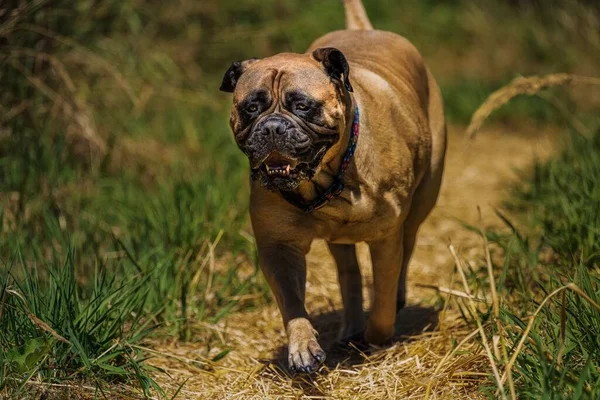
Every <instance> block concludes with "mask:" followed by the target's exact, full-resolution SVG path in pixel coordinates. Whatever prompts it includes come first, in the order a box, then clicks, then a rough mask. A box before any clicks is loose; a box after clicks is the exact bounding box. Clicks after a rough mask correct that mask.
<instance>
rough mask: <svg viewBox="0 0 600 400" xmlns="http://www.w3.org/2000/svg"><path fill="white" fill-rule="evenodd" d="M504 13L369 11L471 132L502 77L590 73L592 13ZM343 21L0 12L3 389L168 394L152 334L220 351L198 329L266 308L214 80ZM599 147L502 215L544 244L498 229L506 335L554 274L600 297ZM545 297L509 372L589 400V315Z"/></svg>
mask: <svg viewBox="0 0 600 400" xmlns="http://www.w3.org/2000/svg"><path fill="white" fill-rule="evenodd" d="M5 3H6V4H5ZM513 3H516V2H506V1H501V0H497V1H491V2H490V1H476V2H470V1H462V0H456V1H455V0H452V1H451V0H447V1H443V2H437V1H436V2H434V1H417V0H414V1H412V0H411V1H403V2H397V1H393V0H385V1H378V2H373V3H372V4H371V3H369V4H367V8H368V11H369V14H370V16H371V18H372V20H373V22H374V24H375V25H376V26H377V27H379V28H381V29H387V30H391V31H395V32H398V33H400V34H403V35H404V36H406V37H408V38H409V39H410V40H412V41H413V42H414V43H415V44H416V45H417V47H418V48H419V49H420V50H421V51H422V53H423V54H424V56H425V58H426V59H427V60H428V64H429V65H430V67H431V68H432V70H433V72H434V74H435V75H436V77H438V79H439V81H440V84H441V86H442V91H443V92H444V94H445V98H446V105H447V113H448V116H449V119H450V121H451V122H452V123H453V124H464V123H466V122H468V120H469V118H470V116H471V115H472V113H473V112H474V111H475V109H476V108H477V106H478V105H479V104H480V103H481V102H482V101H483V100H484V99H485V98H486V97H487V95H488V94H489V93H490V92H491V91H492V90H494V89H496V88H498V87H500V86H502V85H503V84H505V83H506V82H508V81H509V80H510V79H512V78H514V77H515V76H518V75H529V74H544V73H549V72H559V71H569V72H574V73H578V74H581V75H589V76H599V75H600V70H599V66H598V64H597V60H598V59H599V58H600V57H599V56H600V49H599V48H598V43H599V42H600V30H598V29H597V27H598V21H599V20H600V19H599V18H598V14H597V13H598V10H597V8H595V6H594V2H591V4H587V5H586V4H585V2H566V1H565V2H559V1H557V2H554V3H553V6H552V7H547V8H546V7H543V8H540V7H539V5H536V4H537V2H534V1H532V2H528V1H520V2H518V5H516V4H513ZM342 26H343V13H342V11H341V6H340V4H339V2H322V1H318V0H310V1H302V2H298V1H292V0H269V1H263V2H261V3H260V4H258V3H257V2H253V1H233V0H225V1H223V0H219V1H217V0H207V1H202V2H196V1H187V0H186V1H180V2H175V3H172V2H162V3H157V2H140V1H133V0H123V1H111V0H108V1H102V2H94V1H84V2H77V4H76V5H75V4H74V3H73V2H72V1H66V0H35V1H29V2H22V1H18V0H9V1H8V2H3V3H2V5H0V87H1V88H2V90H1V91H0V393H2V395H4V394H7V395H11V396H14V397H15V398H20V397H23V396H24V394H25V393H34V391H35V390H36V389H35V387H34V388H33V389H32V387H30V386H31V385H29V384H30V383H31V382H32V381H33V379H34V378H35V380H36V381H38V382H46V383H50V384H79V385H82V384H86V385H88V386H91V387H93V388H94V390H95V391H97V393H96V395H101V394H102V393H110V391H111V390H112V389H111V387H114V385H118V384H128V385H130V386H134V387H137V388H139V389H140V390H141V391H142V393H143V395H148V396H149V395H150V394H151V393H152V394H153V395H156V394H158V395H163V394H164V393H162V392H161V389H160V387H159V386H158V385H157V384H156V383H155V382H154V380H153V376H154V375H153V374H154V373H155V372H156V371H155V370H153V369H152V368H151V367H150V366H149V365H148V363H147V362H146V361H147V358H148V356H149V354H148V353H147V352H144V351H143V349H142V348H143V347H145V344H146V342H147V340H148V339H149V338H156V337H177V338H178V339H179V340H181V341H196V342H198V343H201V344H202V346H201V347H202V348H203V349H205V354H206V355H207V356H208V355H209V354H213V353H211V352H210V350H211V348H212V347H213V345H216V344H217V343H218V344H219V345H223V343H220V338H218V337H217V336H216V335H215V334H214V332H213V331H212V330H209V329H206V328H203V327H202V325H199V322H202V321H206V322H211V323H214V322H216V321H219V320H221V319H222V318H224V317H225V316H227V315H229V314H232V313H234V312H237V311H240V310H244V309H249V308H254V307H259V306H261V305H262V304H264V303H266V302H269V301H270V300H269V299H270V297H269V295H268V290H267V289H266V286H265V284H264V282H263V281H262V278H261V277H260V275H259V274H258V273H257V265H256V261H255V256H254V247H253V239H252V235H251V233H250V227H249V224H248V220H247V216H246V214H247V212H246V210H247V205H248V182H247V180H248V178H247V165H246V161H245V159H244V156H243V154H242V153H241V152H239V151H238V150H237V148H236V147H235V144H234V142H233V140H232V139H231V134H230V132H229V130H228V126H227V118H228V108H229V104H230V98H229V97H228V96H227V95H224V94H220V93H219V92H218V86H219V84H220V80H221V76H222V73H223V71H225V70H226V68H227V67H228V66H229V63H230V62H231V61H233V60H237V59H244V58H249V57H253V56H257V57H263V56H267V55H270V54H273V53H276V52H280V51H296V52H300V51H304V49H305V48H306V47H307V46H308V45H309V44H310V42H311V41H312V40H313V39H315V38H316V37H318V36H319V35H320V34H323V33H325V32H327V31H330V30H333V29H339V28H341V27H342ZM557 49H560V51H557ZM599 103H600V99H599V98H598V97H597V96H592V95H588V93H582V92H581V91H577V90H570V89H553V90H550V91H546V92H545V93H543V94H542V95H541V96H538V97H531V98H524V99H519V100H518V101H516V102H513V103H511V104H509V105H508V106H507V107H505V108H503V109H502V110H500V111H499V112H498V113H496V114H495V115H494V121H495V122H499V123H505V124H511V125H513V126H517V125H518V124H520V123H521V122H522V121H524V120H525V119H527V120H528V121H530V122H532V123H536V124H539V125H540V126H542V125H544V124H546V126H547V124H555V125H557V126H560V127H563V128H565V127H568V128H570V127H571V126H575V127H577V126H579V123H585V124H587V126H595V125H594V124H595V123H596V122H597V118H596V117H595V116H594V113H593V112H594V110H597V107H598V105H599ZM573 115H577V116H578V117H577V119H574V117H573ZM582 121H583V122H582ZM565 129H566V128H565ZM482 134H484V133H482ZM597 137H598V136H595V137H594V139H583V138H580V137H577V138H575V139H574V144H573V146H572V147H571V148H570V149H569V150H567V151H566V152H565V153H564V154H563V155H562V156H561V158H557V159H556V160H554V161H550V162H549V163H547V164H540V165H538V166H537V167H536V170H535V175H534V179H533V181H532V183H531V184H530V185H527V186H525V187H524V188H522V189H521V190H520V192H519V193H521V196H520V201H519V202H517V203H516V204H514V207H516V208H515V210H516V211H518V212H529V211H527V210H533V212H530V214H531V221H530V222H531V224H533V226H534V227H535V228H532V231H536V229H537V231H536V232H537V234H532V235H533V236H532V237H535V238H537V237H538V236H541V237H542V239H540V240H539V241H538V240H533V239H530V240H527V239H524V237H523V236H522V235H520V234H519V235H517V233H513V234H511V235H510V236H508V237H505V236H494V237H492V236H490V240H492V239H493V241H494V242H498V243H499V244H500V246H501V248H502V249H503V251H504V253H503V254H504V257H505V258H506V260H505V261H504V263H503V268H502V269H501V273H502V275H501V276H500V277H498V283H497V285H498V291H499V293H502V294H503V296H504V294H506V296H505V298H506V299H507V301H506V302H505V303H503V308H502V313H501V316H500V317H499V318H501V319H502V321H503V322H504V323H506V324H508V323H512V324H513V325H517V326H525V325H526V323H527V320H526V319H525V318H526V316H528V315H530V313H531V311H532V307H535V306H536V305H537V304H538V303H539V301H540V299H541V298H542V297H543V296H544V294H545V293H549V292H550V291H552V290H553V289H554V288H556V287H557V285H560V284H562V283H564V282H567V281H574V282H575V283H576V284H577V285H578V286H579V287H580V288H581V289H582V290H583V291H584V292H585V293H587V295H588V296H589V297H590V298H591V299H593V300H594V301H596V302H598V300H599V299H598V297H599V296H600V295H599V293H598V282H597V273H596V270H597V267H598V260H599V259H598V254H599V252H598V250H599V249H598V244H597V243H598V240H597V239H598V235H599V232H600V230H599V229H600V227H599V224H600V217H599V216H598V215H597V214H598V212H597V210H598V209H599V207H597V206H598V204H597V203H598V201H600V200H598V199H600V192H599V189H598V187H597V185H598V184H597V181H598V179H597V177H598V172H600V171H598V167H597V165H598V159H597V153H598V146H599V142H598V139H597ZM594 202H595V203H594ZM594 212H596V214H593V213H594ZM563 217H564V218H563ZM528 223H529V222H528ZM547 249H551V251H549V250H547ZM473 279H474V280H475V282H477V284H479V287H481V288H483V287H485V286H486V285H489V284H490V282H489V279H488V278H486V277H485V276H479V275H478V274H476V273H474V278H473ZM486 279H487V280H486ZM508 299H510V300H511V301H510V302H509V301H508ZM513 299H514V302H513ZM555 299H556V300H553V301H558V303H555V304H552V306H551V307H549V308H544V311H543V312H542V313H541V314H540V316H539V318H540V322H538V323H537V324H536V327H535V329H534V330H532V333H531V334H530V336H529V337H530V338H531V340H532V341H533V343H531V345H530V344H529V342H528V344H527V345H528V346H529V347H527V351H522V352H521V353H520V355H519V357H518V358H517V360H516V362H517V363H516V364H515V368H514V371H513V372H514V373H515V383H516V385H517V388H518V390H519V393H520V394H521V395H522V396H524V397H526V396H527V395H530V396H532V398H534V397H536V396H538V395H539V394H540V393H550V391H552V393H554V396H561V394H562V393H564V395H565V396H567V395H577V394H580V395H581V396H582V397H584V398H585V397H586V396H587V397H588V398H593V397H594V394H597V393H598V390H599V389H598V382H600V378H599V377H598V366H599V357H600V356H599V353H598V351H599V350H598V349H600V343H598V337H600V335H599V334H598V333H599V332H598V329H597V328H598V326H597V325H598V321H599V319H598V316H599V315H598V314H597V313H596V311H595V309H594V308H593V306H592V305H590V304H591V303H590V302H589V301H586V300H582V298H581V297H580V296H579V295H577V294H575V293H570V292H569V293H567V294H565V297H564V300H561V298H555ZM536 301H537V302H538V303H536ZM515 307H516V308H515ZM556 310H559V312H558V313H557V312H556ZM560 310H564V312H562V313H561V312H560ZM563 314H564V315H566V316H567V317H568V318H567V317H564V318H562V317H561V315H563ZM480 318H481V319H482V320H487V318H491V317H490V316H489V313H488V312H487V311H486V312H485V313H483V314H482V315H481V317H480ZM564 320H566V321H567V323H566V324H563V321H564ZM574 320H578V321H581V323H576V322H575V321H574ZM562 325H565V328H564V329H562V328H561V327H562ZM582 327H585V329H584V328H582ZM561 329H562V331H561ZM561 332H562V333H561ZM519 333H520V332H517V331H515V332H514V333H510V335H513V336H509V337H508V338H507V340H510V341H516V340H518V334H519ZM506 334H507V335H508V333H506ZM515 335H517V336H515ZM561 335H562V336H561ZM549 337H552V338H557V337H562V338H563V339H564V340H548V338H549ZM226 354H227V350H224V351H223V352H219V354H217V356H215V357H214V359H215V362H218V360H220V359H222V358H223V357H225V356H226ZM559 355H560V357H559ZM549 357H550V358H549ZM557 360H560V361H561V363H559V362H558V361H557ZM516 374H518V377H517V376H516ZM492 382H493V381H492ZM493 390H495V389H493ZM493 390H492V392H493ZM92 394H93V393H92Z"/></svg>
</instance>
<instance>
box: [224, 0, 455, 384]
mask: <svg viewBox="0 0 600 400" xmlns="http://www.w3.org/2000/svg"><path fill="white" fill-rule="evenodd" d="M344 8H345V12H346V30H340V31H335V32H331V33H329V34H327V35H325V36H323V37H321V38H319V39H317V40H316V41H315V42H314V43H313V44H312V45H311V46H310V48H309V49H308V51H307V52H306V53H303V54H295V53H281V54H277V55H274V56H272V57H268V58H264V59H250V60H246V61H241V62H234V63H233V64H232V65H231V67H230V68H229V69H228V70H227V72H226V73H225V76H224V78H223V82H222V85H221V90H222V91H225V92H231V93H233V106H232V109H231V117H230V126H231V129H232V131H233V134H234V136H235V140H236V143H237V144H238V146H239V148H240V149H241V150H242V151H243V152H244V153H245V154H246V155H247V156H248V159H249V160H250V169H251V177H252V180H251V182H252V183H251V199H250V216H251V220H252V227H253V230H254V234H255V237H256V244H257V247H258V258H259V264H260V267H261V270H262V272H263V273H264V276H265V278H266V280H267V282H268V284H269V286H270V287H271V290H272V292H273V294H274V297H275V299H276V301H277V304H278V306H279V310H280V311H281V316H282V318H283V324H284V326H285V329H286V332H287V337H288V341H289V345H288V361H289V367H290V370H291V371H295V372H312V371H314V370H315V369H316V368H317V367H318V366H319V364H320V363H322V362H323V360H324V359H325V352H324V351H323V349H322V348H321V347H320V346H319V343H318V341H317V337H318V333H317V331H316V330H315V329H314V328H313V326H312V325H311V323H310V321H309V316H308V313H307V311H306V308H305V305H304V300H305V285H306V260H305V256H306V253H307V252H308V250H309V248H310V245H311V242H312V241H313V240H314V239H323V240H325V241H326V242H327V245H328V246H329V250H330V251H331V254H332V255H333V258H334V259H335V263H336V265H337V272H338V277H339V283H340V288H341V294H342V300H343V304H344V311H343V327H342V331H341V337H342V338H344V337H352V336H354V337H356V335H357V334H364V339H365V340H366V341H367V342H368V343H372V344H376V345H382V344H385V343H387V342H388V341H390V340H391V339H392V337H393V335H394V323H395V318H396V312H397V311H398V309H400V308H402V307H403V306H404V304H405V302H406V274H407V270H408V268H407V267H408V262H409V260H410V257H411V253H412V252H413V249H414V247H415V240H416V236H417V232H418V230H419V226H420V225H421V223H422V222H423V220H424V219H425V218H426V217H427V215H428V214H429V212H430V211H431V209H432V208H433V206H434V204H435V202H436V199H437V197H438V193H439V189H440V183H441V179H442V171H443V166H444V155H445V149H446V126H445V120H444V111H443V103H442V96H441V93H440V89H439V87H438V85H437V84H436V81H435V79H434V78H433V76H432V74H431V72H430V71H429V69H428V68H427V67H426V66H425V64H424V62H423V59H422V58H421V55H420V54H419V52H418V51H417V49H416V48H415V47H414V46H413V45H412V44H411V43H410V42H409V41H408V40H407V39H405V38H403V37H401V36H399V35H396V34H394V33H390V32H384V31H379V30H374V29H373V27H372V25H371V22H370V21H369V18H368V16H367V14H366V12H365V9H364V7H363V5H362V2H361V1H360V0H345V1H344ZM358 242H366V243H367V244H368V246H369V249H370V253H371V259H372V263H373V299H372V306H371V310H370V313H369V315H368V320H367V321H366V322H365V316H364V313H363V298H362V282H361V274H360V269H359V265H358V262H357V258H356V249H355V244H356V243H358Z"/></svg>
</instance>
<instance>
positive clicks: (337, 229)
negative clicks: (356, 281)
mask: <svg viewBox="0 0 600 400" xmlns="http://www.w3.org/2000/svg"><path fill="white" fill-rule="evenodd" d="M401 197H403V196H402V195H400V194H399V193H394V192H388V193H384V194H382V195H381V196H380V197H378V198H373V197H363V198H361V199H353V201H352V202H351V203H350V204H343V203H348V202H347V201H346V200H341V199H340V200H337V201H336V203H334V204H332V207H331V208H330V209H328V210H326V211H327V214H325V213H323V214H322V215H320V216H319V217H318V218H317V220H318V223H317V224H316V228H317V232H315V233H316V236H317V237H318V238H320V239H324V240H327V241H329V242H332V243H345V244H349V243H357V242H363V241H365V242H372V241H377V240H379V239H382V238H384V237H387V236H389V235H390V234H391V233H392V232H394V231H396V230H397V229H398V228H399V226H400V225H401V223H402V220H403V219H404V217H405V210H404V207H403V206H402V204H403V202H402V201H401ZM340 203H341V204H340ZM336 205H339V207H336Z"/></svg>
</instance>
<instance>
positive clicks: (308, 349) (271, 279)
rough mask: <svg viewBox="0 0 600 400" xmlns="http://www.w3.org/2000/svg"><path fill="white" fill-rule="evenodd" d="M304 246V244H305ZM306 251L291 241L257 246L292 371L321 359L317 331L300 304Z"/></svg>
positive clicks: (305, 369) (306, 369) (308, 368)
mask: <svg viewBox="0 0 600 400" xmlns="http://www.w3.org/2000/svg"><path fill="white" fill-rule="evenodd" d="M307 249H308V248H307ZM305 255H306V251H305V250H303V249H302V247H300V246H295V245H292V244H283V243H280V244H275V245H269V246H261V245H260V243H259V246H258V259H259V263H260V267H261V270H262V271H263V274H264V275H265V278H266V279H267V282H268V283H269V286H270V287H271V290H272V291H273V294H274V295H275V299H276V300H277V305H278V306H279V310H280V311H281V316H282V318H283V324H284V326H285V329H286V333H287V337H288V362H289V367H290V370H291V371H292V372H295V371H300V372H312V371H314V370H315V369H316V368H317V367H318V366H319V365H320V364H321V363H322V362H323V361H324V360H325V352H324V351H323V349H321V346H319V343H318V342H317V335H318V334H317V331H316V330H315V329H314V328H313V327H312V325H311V323H310V322H309V321H308V313H307V312H306V308H305V307H304V295H305V286H306V258H305Z"/></svg>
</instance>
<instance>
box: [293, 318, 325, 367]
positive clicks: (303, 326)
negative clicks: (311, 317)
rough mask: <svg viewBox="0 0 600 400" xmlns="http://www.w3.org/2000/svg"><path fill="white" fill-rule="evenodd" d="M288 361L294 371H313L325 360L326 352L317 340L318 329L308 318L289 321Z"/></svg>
mask: <svg viewBox="0 0 600 400" xmlns="http://www.w3.org/2000/svg"><path fill="white" fill-rule="evenodd" d="M287 333H288V340H289V347H288V362H289V367H290V371H291V372H293V373H296V372H303V373H311V372H314V371H316V370H317V368H318V367H319V365H321V363H322V362H323V361H325V352H324V351H323V349H322V348H321V346H319V342H317V335H318V333H317V331H316V330H314V329H313V327H312V325H311V324H310V322H309V321H308V320H307V319H306V318H296V319H293V320H291V321H290V322H288V325H287Z"/></svg>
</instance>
